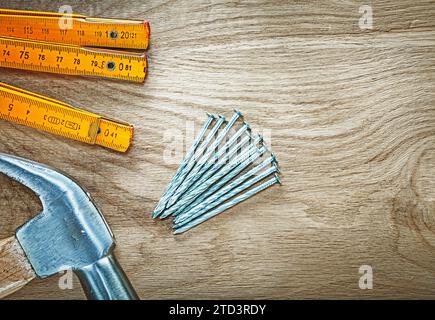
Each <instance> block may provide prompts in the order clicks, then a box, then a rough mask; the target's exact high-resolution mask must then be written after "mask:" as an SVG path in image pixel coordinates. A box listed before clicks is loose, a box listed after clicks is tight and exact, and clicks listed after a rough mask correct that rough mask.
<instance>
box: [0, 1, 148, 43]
mask: <svg viewBox="0 0 435 320" xmlns="http://www.w3.org/2000/svg"><path fill="white" fill-rule="evenodd" d="M0 37H13V38H21V39H28V40H39V41H47V42H56V43H63V44H74V45H78V46H92V47H107V48H124V49H143V50H145V49H147V48H148V45H149V39H150V26H149V23H148V22H147V21H143V20H123V19H107V18H88V17H86V16H83V15H77V14H59V13H48V12H37V11H19V10H5V9H0Z"/></svg>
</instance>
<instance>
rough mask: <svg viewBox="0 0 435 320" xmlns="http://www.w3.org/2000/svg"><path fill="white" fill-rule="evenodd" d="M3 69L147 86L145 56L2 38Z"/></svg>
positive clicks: (1, 64) (0, 54) (0, 50)
mask: <svg viewBox="0 0 435 320" xmlns="http://www.w3.org/2000/svg"><path fill="white" fill-rule="evenodd" d="M0 67H5V68H16V69H24V70H33V71H41V72H50V73H57V74H67V75H83V76H99V77H106V78H115V79H121V80H127V81H133V82H139V83H141V82H144V81H145V76H146V72H147V60H146V55H145V53H132V52H124V51H117V50H109V49H96V48H92V49H91V48H83V47H78V46H71V45H60V44H52V43H48V42H39V41H30V40H20V39H12V38H1V37H0Z"/></svg>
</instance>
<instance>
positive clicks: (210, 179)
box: [152, 110, 280, 234]
mask: <svg viewBox="0 0 435 320" xmlns="http://www.w3.org/2000/svg"><path fill="white" fill-rule="evenodd" d="M278 174H279V169H278V165H277V161H276V158H275V156H274V154H273V153H272V152H271V151H270V149H269V148H268V147H267V146H266V144H265V142H264V139H263V137H262V136H261V135H256V136H253V134H252V130H251V128H250V126H249V124H247V123H246V122H245V121H244V119H243V116H242V114H241V113H240V112H239V111H237V110H235V112H234V114H233V116H232V117H231V119H230V120H228V121H227V120H225V117H223V116H214V115H211V114H208V119H207V121H206V122H205V124H204V126H203V127H202V129H201V131H200V132H199V134H198V136H197V138H196V139H195V141H194V143H193V145H192V147H191V148H190V150H189V151H188V152H187V154H186V156H185V157H184V159H183V161H182V163H181V165H180V167H179V168H178V170H177V172H176V174H175V175H174V177H173V178H172V181H171V182H170V184H169V185H168V187H167V188H166V190H165V192H164V194H163V196H162V197H161V199H160V201H159V202H158V204H157V206H156V208H155V209H154V212H153V214H152V217H153V218H160V219H164V218H167V217H169V216H172V217H174V220H173V229H174V233H175V234H179V233H183V232H185V231H187V230H189V229H191V228H193V227H195V226H197V225H199V224H200V223H202V222H204V221H206V220H208V219H210V218H212V217H214V216H216V215H218V214H220V213H222V212H224V211H225V210H227V209H229V208H231V207H233V206H235V205H236V204H238V203H240V202H242V201H245V200H247V199H249V198H251V197H253V196H254V195H256V194H258V193H259V192H261V191H263V190H265V189H267V188H269V187H271V186H273V185H275V184H280V180H279V176H278Z"/></svg>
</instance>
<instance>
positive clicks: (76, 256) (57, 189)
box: [0, 153, 138, 299]
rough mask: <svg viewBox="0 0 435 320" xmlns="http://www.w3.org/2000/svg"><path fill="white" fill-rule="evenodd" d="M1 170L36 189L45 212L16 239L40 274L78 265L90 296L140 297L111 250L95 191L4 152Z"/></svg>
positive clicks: (79, 274) (59, 173)
mask: <svg viewBox="0 0 435 320" xmlns="http://www.w3.org/2000/svg"><path fill="white" fill-rule="evenodd" d="M0 173H4V174H5V175H7V176H9V177H10V178H12V179H14V180H16V181H18V182H20V183H21V184H23V185H25V186H26V187H28V188H30V189H31V190H33V191H34V192H35V193H36V194H37V195H38V196H39V198H40V200H41V202H42V205H43V211H42V212H41V213H40V214H39V215H38V216H36V217H35V218H33V219H32V220H30V221H28V222H27V223H26V224H24V225H23V226H21V227H20V228H18V230H17V232H16V238H17V240H18V242H19V244H20V245H21V247H22V249H23V250H24V252H25V255H26V257H27V259H28V260H29V262H30V264H31V266H32V268H33V270H34V271H35V273H36V275H37V276H38V277H40V278H45V277H48V276H51V275H53V274H56V273H58V272H60V271H63V270H73V271H75V272H76V274H77V276H78V277H79V279H80V281H81V283H82V286H83V288H84V289H85V292H86V295H87V297H88V298H89V299H137V298H138V297H137V294H136V293H135V291H134V289H133V288H132V286H131V284H130V282H129V281H128V279H127V277H126V276H125V273H124V272H123V271H122V269H121V267H120V266H119V264H118V263H117V261H116V259H115V257H114V256H113V255H112V251H113V248H114V246H115V242H114V239H113V234H112V232H111V230H110V229H109V227H108V225H107V223H106V221H105V220H104V217H103V215H102V214H101V212H100V211H99V210H98V209H97V207H96V206H95V204H94V202H93V201H92V198H91V197H90V195H89V194H88V193H87V192H86V191H85V190H84V189H83V188H82V187H80V186H79V185H78V184H77V183H76V182H75V181H74V180H73V179H72V178H70V177H68V176H66V175H65V174H63V173H61V172H59V171H57V170H55V169H52V168H50V167H47V166H44V165H42V164H39V163H36V162H33V161H30V160H26V159H22V158H18V157H14V156H10V155H6V154H2V153H0Z"/></svg>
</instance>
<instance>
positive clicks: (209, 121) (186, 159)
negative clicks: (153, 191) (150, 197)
mask: <svg viewBox="0 0 435 320" xmlns="http://www.w3.org/2000/svg"><path fill="white" fill-rule="evenodd" d="M207 116H208V118H207V121H206V122H205V124H204V125H203V127H202V128H201V131H200V132H199V134H198V136H197V137H196V139H195V141H194V142H193V145H192V146H191V148H190V149H189V151H188V153H187V154H186V156H185V157H184V159H183V162H182V163H181V165H180V166H179V167H178V170H177V172H176V173H175V175H174V176H173V177H172V179H171V182H170V183H169V184H168V186H167V187H166V190H165V192H164V193H163V196H162V198H164V197H165V195H166V194H167V193H168V191H169V190H170V188H171V186H172V184H173V183H174V181H176V180H177V178H178V177H179V175H180V173H181V171H182V170H183V169H184V167H185V166H186V164H187V163H188V162H189V160H190V158H192V156H193V154H194V153H195V151H196V149H197V148H198V146H199V144H200V142H201V140H202V138H203V137H204V135H205V133H206V132H207V129H208V128H209V127H210V125H211V124H212V122H213V121H214V120H215V119H216V117H215V116H214V115H212V114H210V113H207ZM162 198H160V201H159V202H158V203H157V206H156V209H155V210H157V208H159V207H160V206H161V203H162Z"/></svg>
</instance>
